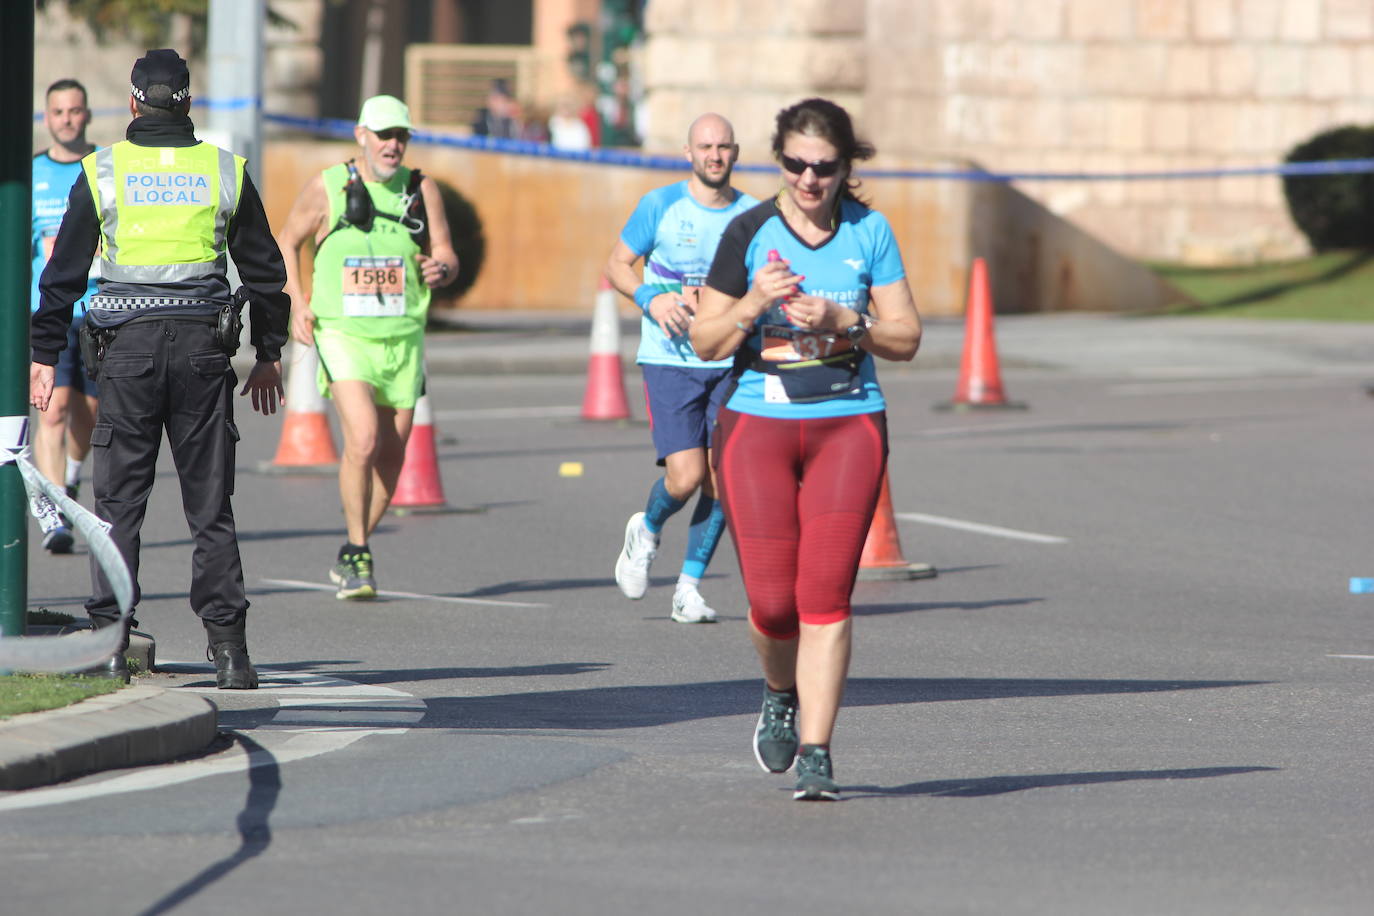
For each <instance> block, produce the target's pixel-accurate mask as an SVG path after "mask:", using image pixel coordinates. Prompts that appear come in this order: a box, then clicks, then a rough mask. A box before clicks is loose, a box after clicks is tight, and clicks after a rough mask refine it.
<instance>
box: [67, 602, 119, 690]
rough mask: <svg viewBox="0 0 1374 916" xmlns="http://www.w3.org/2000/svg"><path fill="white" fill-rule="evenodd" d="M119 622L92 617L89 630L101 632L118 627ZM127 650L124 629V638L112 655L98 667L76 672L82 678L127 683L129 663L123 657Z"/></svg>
mask: <svg viewBox="0 0 1374 916" xmlns="http://www.w3.org/2000/svg"><path fill="white" fill-rule="evenodd" d="M120 625H121V622H120V621H119V620H109V619H107V618H105V617H92V618H91V629H92V630H103V629H105V628H106V627H111V626H120ZM128 648H129V629H128V627H125V628H124V638H123V639H121V640H120V641H119V646H118V647H117V648H116V649H115V652H114V654H113V655H111V656H110V657H109V658H107V659H106V660H105V661H103V662H101V663H100V664H98V665H93V666H91V667H90V668H86V669H84V670H82V671H78V672H76V673H77V674H79V675H81V676H83V677H108V678H114V679H116V680H120V681H123V682H124V683H126V684H127V683H129V680H130V676H129V661H128V659H126V658H125V657H124V653H125V651H127V650H128Z"/></svg>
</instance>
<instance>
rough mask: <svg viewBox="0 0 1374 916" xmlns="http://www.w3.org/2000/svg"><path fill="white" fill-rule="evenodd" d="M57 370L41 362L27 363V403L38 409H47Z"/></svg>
mask: <svg viewBox="0 0 1374 916" xmlns="http://www.w3.org/2000/svg"><path fill="white" fill-rule="evenodd" d="M56 376H57V370H56V369H54V368H53V367H52V366H45V365H43V364H42V363H30V364H29V403H30V404H32V405H33V406H34V407H37V408H38V409H39V410H47V409H48V402H49V401H51V400H52V386H53V381H54V379H55V378H56Z"/></svg>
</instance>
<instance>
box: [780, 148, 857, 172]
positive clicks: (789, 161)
mask: <svg viewBox="0 0 1374 916" xmlns="http://www.w3.org/2000/svg"><path fill="white" fill-rule="evenodd" d="M843 164H844V163H843V162H841V161H840V160H838V159H822V160H821V161H820V162H805V161H803V160H801V159H793V158H792V157H791V156H788V155H787V154H785V153H784V154H783V156H782V167H783V168H785V169H787V171H789V172H791V173H792V174H793V175H800V174H801V173H802V172H805V171H806V170H807V169H810V170H811V171H813V172H815V173H816V177H817V178H829V177H830V176H831V175H834V174H835V173H836V172H838V171H839V170H840V166H842V165H843Z"/></svg>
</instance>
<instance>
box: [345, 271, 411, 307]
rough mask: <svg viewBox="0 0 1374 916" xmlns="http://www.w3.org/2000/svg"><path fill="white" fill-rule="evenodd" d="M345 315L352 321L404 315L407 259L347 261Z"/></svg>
mask: <svg viewBox="0 0 1374 916" xmlns="http://www.w3.org/2000/svg"><path fill="white" fill-rule="evenodd" d="M343 313H344V314H345V315H347V316H348V317H350V318H400V317H402V316H403V315H405V313H406V262H405V258H399V257H351V258H344V263H343Z"/></svg>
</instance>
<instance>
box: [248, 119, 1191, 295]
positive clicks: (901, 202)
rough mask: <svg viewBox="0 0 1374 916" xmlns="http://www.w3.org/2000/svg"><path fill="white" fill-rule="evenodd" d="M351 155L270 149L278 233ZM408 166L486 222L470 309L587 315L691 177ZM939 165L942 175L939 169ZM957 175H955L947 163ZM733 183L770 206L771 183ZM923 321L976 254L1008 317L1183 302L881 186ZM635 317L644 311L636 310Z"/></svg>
mask: <svg viewBox="0 0 1374 916" xmlns="http://www.w3.org/2000/svg"><path fill="white" fill-rule="evenodd" d="M356 152H357V147H356V146H355V145H353V144H351V143H341V142H331V141H315V140H280V141H269V142H268V143H267V147H266V156H265V161H264V169H263V177H264V181H263V187H264V193H263V200H264V204H265V205H266V208H267V216H268V219H269V220H270V222H271V224H272V225H273V226H281V225H282V224H283V222H284V221H285V219H286V214H287V213H288V212H289V210H290V207H291V204H292V202H293V201H294V199H295V197H296V195H297V193H298V192H299V189H300V188H302V187H304V185H305V183H306V182H307V181H309V180H310V179H311V178H312V177H313V176H314V175H315V174H316V173H318V172H319V171H320V170H322V169H324V168H326V167H327V166H330V165H333V164H334V163H336V162H341V161H343V160H344V159H346V158H348V157H349V156H352V155H355V154H356ZM406 162H407V163H408V164H411V165H414V166H417V167H419V168H421V169H423V170H424V171H425V173H426V174H429V175H432V176H434V177H435V178H437V179H439V180H441V181H444V182H446V183H448V184H450V185H452V186H453V187H454V188H456V189H457V190H458V191H459V192H460V193H461V194H462V195H464V196H465V197H466V198H467V199H468V201H469V202H470V203H471V204H472V206H473V208H474V209H475V210H476V212H477V215H478V217H479V219H480V221H481V235H482V238H483V239H484V240H485V258H484V260H483V263H482V269H481V272H480V273H479V274H478V277H477V281H476V283H475V284H474V286H473V287H472V289H471V290H470V291H469V292H468V293H467V295H466V296H464V297H463V299H462V302H461V305H462V307H463V308H473V309H552V310H575V311H576V310H589V309H591V307H592V303H593V302H594V301H595V294H596V290H597V286H598V284H599V283H600V281H601V276H602V270H603V268H604V267H605V265H606V260H607V258H608V257H609V256H610V253H611V249H612V247H614V245H615V242H616V239H617V238H618V237H619V235H620V230H621V229H622V227H623V226H624V225H625V220H626V219H627V218H628V217H629V215H630V213H631V211H632V210H633V209H634V207H635V204H636V202H637V201H638V200H639V198H640V196H641V195H643V194H644V193H646V192H647V191H649V190H651V189H652V188H655V187H658V186H660V185H664V184H667V183H669V182H671V181H680V180H681V179H682V178H684V177H685V176H686V172H685V171H684V172H674V171H658V170H650V169H640V168H630V167H626V166H618V165H598V164H593V163H587V162H576V161H568V160H559V159H549V158H543V157H531V156H508V155H502V154H500V153H494V152H487V151H482V150H465V149H453V148H448V147H438V146H428V145H425V144H415V145H413V146H412V147H411V149H410V151H409V152H408V153H407V155H406ZM929 165H932V166H938V165H941V164H940V163H930V164H929ZM946 165H947V163H946ZM736 179H737V180H736V182H735V184H736V185H737V186H738V187H740V188H741V189H743V190H745V191H748V192H750V193H751V194H754V195H755V196H764V195H767V194H768V193H769V192H770V189H771V188H772V187H774V185H773V182H774V180H775V179H774V178H773V177H772V176H771V175H762V174H758V173H750V174H739V175H737V176H736ZM865 189H866V191H867V192H868V193H871V194H872V195H873V197H875V198H877V199H878V200H881V201H883V207H882V210H883V213H884V215H886V216H887V218H888V220H889V221H890V222H891V223H892V227H893V231H894V232H895V233H896V236H897V241H898V244H899V246H900V247H901V250H902V256H903V259H904V261H905V263H906V267H907V272H908V276H909V279H910V283H911V287H912V292H913V293H914V295H915V297H916V301H917V303H918V305H919V306H920V309H921V313H922V314H924V315H928V316H936V315H947V316H948V315H958V314H960V313H961V312H962V310H963V306H964V294H965V291H966V289H967V288H968V270H969V265H970V264H971V263H972V260H973V258H974V257H975V256H977V255H981V256H984V257H986V258H987V259H988V264H989V274H990V278H991V282H992V291H993V297H994V301H995V303H996V305H997V309H998V311H999V312H1034V311H1062V310H1073V309H1085V310H1093V311H1145V310H1150V309H1156V308H1158V307H1159V306H1161V305H1162V304H1164V303H1165V302H1167V301H1169V300H1170V299H1171V298H1173V297H1174V294H1173V292H1172V291H1171V290H1170V289H1168V288H1167V287H1166V286H1165V285H1164V284H1163V283H1161V282H1160V281H1159V280H1158V279H1157V278H1156V277H1155V276H1154V275H1153V274H1152V273H1150V272H1149V271H1148V270H1146V269H1145V268H1143V267H1141V266H1140V265H1139V264H1137V263H1136V262H1134V261H1132V260H1129V259H1127V258H1123V257H1122V256H1120V255H1119V254H1117V253H1116V252H1114V251H1112V250H1111V249H1110V248H1108V247H1107V246H1105V245H1103V244H1102V243H1101V242H1099V241H1097V240H1096V239H1094V238H1092V237H1091V236H1090V235H1088V234H1087V233H1085V232H1083V231H1082V230H1080V229H1078V228H1076V227H1074V226H1073V225H1072V224H1070V223H1068V222H1066V221H1064V220H1061V219H1058V218H1057V217H1055V216H1053V215H1052V214H1049V213H1047V212H1046V211H1045V210H1044V208H1043V207H1040V206H1039V205H1037V204H1035V203H1034V202H1033V201H1031V200H1030V199H1029V198H1026V197H1025V196H1024V195H1022V194H1020V193H1019V192H1017V191H1016V190H1014V189H1011V188H1007V187H1005V186H1002V185H989V184H983V185H975V184H967V183H954V182H912V181H905V180H902V179H893V178H878V179H873V180H871V181H870V182H868V183H866V185H865ZM622 306H623V307H624V308H625V309H626V310H632V309H633V308H634V306H633V305H631V304H630V303H629V302H628V300H626V301H624V302H622Z"/></svg>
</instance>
